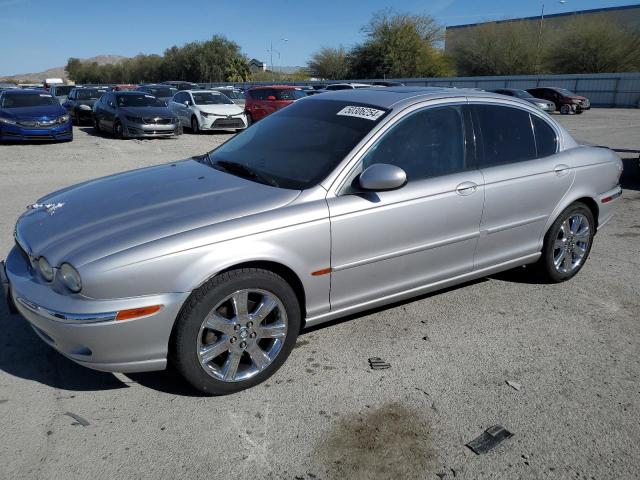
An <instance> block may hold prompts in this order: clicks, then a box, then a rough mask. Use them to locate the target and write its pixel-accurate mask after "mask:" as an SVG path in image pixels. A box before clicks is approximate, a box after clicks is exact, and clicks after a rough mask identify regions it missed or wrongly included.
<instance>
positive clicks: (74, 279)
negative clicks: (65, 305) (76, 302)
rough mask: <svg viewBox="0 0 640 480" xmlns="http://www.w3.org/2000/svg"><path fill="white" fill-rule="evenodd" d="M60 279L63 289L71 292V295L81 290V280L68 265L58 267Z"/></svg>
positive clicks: (76, 272)
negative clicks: (65, 288)
mask: <svg viewBox="0 0 640 480" xmlns="http://www.w3.org/2000/svg"><path fill="white" fill-rule="evenodd" d="M60 278H61V279H62V283H64V285H65V287H67V288H68V289H69V290H71V291H72V292H73V293H78V292H79V291H80V290H82V280H81V279H80V274H79V273H78V271H77V270H76V269H75V268H73V267H72V266H71V265H69V264H68V263H63V264H62V265H60Z"/></svg>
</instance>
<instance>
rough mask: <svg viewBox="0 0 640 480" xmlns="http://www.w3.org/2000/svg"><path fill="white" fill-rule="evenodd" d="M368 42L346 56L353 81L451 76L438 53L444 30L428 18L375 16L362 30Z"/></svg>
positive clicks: (397, 14) (407, 15)
mask: <svg viewBox="0 0 640 480" xmlns="http://www.w3.org/2000/svg"><path fill="white" fill-rule="evenodd" d="M362 31H363V32H364V33H365V34H366V35H367V39H366V40H365V41H364V42H363V43H362V44H359V45H356V46H355V47H354V48H353V49H352V50H351V52H350V53H349V56H348V60H349V64H350V70H351V72H350V74H351V75H350V76H351V77H353V78H387V77H391V78H402V77H431V76H442V75H447V74H449V73H450V68H449V66H448V63H447V60H446V59H445V57H444V56H443V54H442V51H441V50H440V49H439V45H440V43H441V41H442V38H443V30H442V27H441V26H440V25H438V24H437V23H436V21H435V20H434V19H433V17H431V16H429V15H413V14H409V13H395V12H393V11H392V10H384V11H382V12H378V13H376V14H374V16H373V17H372V19H371V20H370V21H369V23H368V24H367V25H365V26H364V27H363V28H362Z"/></svg>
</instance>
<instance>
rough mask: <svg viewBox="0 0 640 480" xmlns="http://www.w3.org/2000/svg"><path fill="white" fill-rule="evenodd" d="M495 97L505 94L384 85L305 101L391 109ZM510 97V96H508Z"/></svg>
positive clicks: (514, 99) (501, 97) (502, 96)
mask: <svg viewBox="0 0 640 480" xmlns="http://www.w3.org/2000/svg"><path fill="white" fill-rule="evenodd" d="M447 97H451V98H460V97H473V98H487V99H489V98H495V99H500V100H504V99H505V96H504V95H500V94H499V93H493V92H485V91H480V90H472V89H466V88H443V87H386V88H363V89H349V90H328V91H327V92H326V93H323V94H322V95H312V96H310V97H307V98H306V99H305V101H310V102H314V101H315V102H317V101H323V100H339V101H342V102H349V101H351V102H357V103H363V104H367V105H372V106H376V107H380V108H384V109H392V108H395V107H397V106H400V105H411V104H414V103H418V102H421V101H424V100H429V99H436V98H447ZM510 99H511V98H510ZM511 100H512V101H514V102H519V103H526V102H522V101H521V100H518V99H517V98H512V99H511Z"/></svg>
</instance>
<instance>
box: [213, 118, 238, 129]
mask: <svg viewBox="0 0 640 480" xmlns="http://www.w3.org/2000/svg"><path fill="white" fill-rule="evenodd" d="M213 125H214V126H215V127H225V128H242V127H244V123H243V121H242V119H240V118H218V119H217V120H216V121H215V122H213Z"/></svg>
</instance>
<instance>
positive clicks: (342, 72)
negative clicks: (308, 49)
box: [307, 46, 349, 80]
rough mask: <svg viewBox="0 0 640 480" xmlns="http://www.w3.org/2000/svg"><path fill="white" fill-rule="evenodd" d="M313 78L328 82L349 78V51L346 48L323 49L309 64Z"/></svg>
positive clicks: (314, 55) (315, 54) (316, 53)
mask: <svg viewBox="0 0 640 480" xmlns="http://www.w3.org/2000/svg"><path fill="white" fill-rule="evenodd" d="M307 66H308V67H309V72H310V73H311V75H312V76H314V77H317V78H322V79H328V80H340V79H344V78H347V75H348V72H349V66H348V63H347V51H346V50H345V48H344V47H342V46H339V47H337V48H333V47H322V48H321V49H320V50H318V51H317V52H315V53H314V54H313V55H312V56H311V60H309V61H308V62H307Z"/></svg>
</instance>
